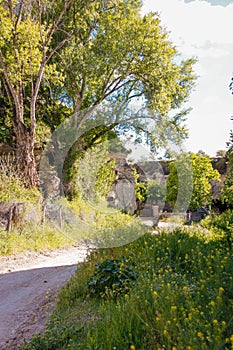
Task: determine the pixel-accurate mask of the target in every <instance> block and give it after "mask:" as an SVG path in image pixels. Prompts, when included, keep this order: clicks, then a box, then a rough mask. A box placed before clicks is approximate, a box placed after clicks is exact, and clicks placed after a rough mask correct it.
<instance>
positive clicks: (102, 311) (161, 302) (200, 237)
mask: <svg viewBox="0 0 233 350" xmlns="http://www.w3.org/2000/svg"><path fill="white" fill-rule="evenodd" d="M122 256H124V257H125V258H126V259H127V260H128V261H131V260H133V261H134V262H135V265H134V266H133V271H134V272H135V273H136V274H137V283H133V284H132V285H131V288H130V290H129V291H128V292H127V293H125V294H124V293H123V294H121V295H119V296H118V297H117V298H116V299H111V298H102V299H101V300H100V299H99V298H89V297H88V296H87V295H88V282H89V281H90V278H91V277H92V276H93V274H94V273H95V268H96V266H95V264H96V263H97V262H99V261H102V262H106V261H107V262H106V266H109V265H110V266H109V267H110V268H111V271H112V268H114V267H113V266H112V265H111V264H110V262H112V261H118V260H121V257H122ZM113 265H114V264H113ZM102 266H103V268H104V266H105V263H103V265H102ZM103 272H104V276H106V275H105V272H106V271H103ZM106 273H107V272H106ZM232 273H233V259H232V252H231V251H230V250H229V247H228V245H227V244H226V242H225V241H224V239H223V237H222V233H221V231H220V232H219V231H218V230H217V231H214V232H213V231H212V229H211V230H207V229H203V228H200V227H190V228H185V229H181V228H179V229H175V230H174V231H173V232H166V231H160V232H159V234H158V235H151V234H147V235H145V236H143V237H141V238H140V239H138V240H137V241H135V242H133V243H131V244H129V245H127V246H124V247H120V248H115V249H101V250H98V251H93V252H92V253H91V254H90V256H89V258H88V261H87V262H85V263H84V264H82V265H81V266H80V268H79V269H77V271H76V275H75V277H74V278H73V279H72V281H71V282H70V283H69V284H68V286H67V287H66V288H64V289H63V290H62V291H61V293H60V297H59V302H58V305H57V307H56V309H55V310H54V313H53V315H52V318H51V320H50V323H49V324H48V326H47V329H46V332H45V333H44V334H40V335H37V336H35V337H33V339H32V341H31V343H27V344H25V345H23V346H21V347H20V349H21V350H22V349H23V350H33V349H34V350H35V349H37V350H42V349H43V350H44V349H71V350H76V349H81V350H87V349H101V350H109V349H114V348H116V349H120V350H125V349H142V350H147V349H151V350H159V349H162V348H166V349H204V350H212V349H231V348H232V346H233V335H232V327H233V323H232V322H233V321H232V319H233V318H232V317H233V278H232Z"/></svg>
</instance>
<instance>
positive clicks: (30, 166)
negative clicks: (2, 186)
mask: <svg viewBox="0 0 233 350" xmlns="http://www.w3.org/2000/svg"><path fill="white" fill-rule="evenodd" d="M140 10H141V2H140V1H132V0H118V1H116V0H108V1H103V0H98V1H82V0H64V1H61V0H53V1H48V0H27V1H25V0H9V1H4V0H1V1H0V31H1V39H0V88H1V92H2V96H3V98H4V107H5V110H7V117H8V118H10V121H11V123H12V126H13V130H14V137H15V143H16V154H17V157H18V160H19V163H20V166H21V175H22V176H23V177H24V178H26V179H27V180H28V185H29V186H31V185H36V184H37V183H38V176H37V171H36V165H35V158H34V144H35V135H36V132H37V125H38V121H42V122H44V123H46V124H47V125H49V127H50V129H51V130H52V131H53V130H54V129H55V128H56V126H57V125H59V123H60V122H62V121H63V120H64V118H66V117H68V116H69V115H71V114H72V113H77V112H80V111H81V110H85V109H88V111H89V112H87V113H83V118H82V120H81V124H82V123H85V121H86V120H87V119H88V118H90V115H91V112H90V111H92V110H93V108H95V106H97V105H98V104H100V103H101V102H103V101H106V102H108V103H121V104H127V103H129V102H130V101H133V100H135V99H137V98H140V99H141V100H142V101H143V103H144V104H146V105H147V106H148V107H149V108H150V109H151V110H152V111H153V113H155V114H160V115H161V116H162V118H164V119H166V118H168V113H169V112H170V111H171V110H175V109H177V108H180V107H181V105H182V103H183V102H185V101H186V100H187V98H188V96H189V94H190V91H191V88H192V86H193V83H194V80H195V77H194V74H193V68H192V67H193V63H194V60H193V59H188V60H183V61H182V60H179V56H178V52H177V50H176V48H175V47H174V45H173V44H172V43H171V42H170V40H169V38H168V35H167V33H166V31H165V30H164V29H163V28H162V26H161V21H160V18H159V17H158V15H157V14H152V13H149V14H147V15H145V16H142V15H141V13H140ZM4 113H5V112H4ZM182 117H183V115H176V118H173V119H172V120H171V122H172V123H173V124H174V125H177V126H178V125H179V122H180V119H182ZM168 119H169V118H168ZM77 127H80V125H77ZM181 132H182V131H181Z"/></svg>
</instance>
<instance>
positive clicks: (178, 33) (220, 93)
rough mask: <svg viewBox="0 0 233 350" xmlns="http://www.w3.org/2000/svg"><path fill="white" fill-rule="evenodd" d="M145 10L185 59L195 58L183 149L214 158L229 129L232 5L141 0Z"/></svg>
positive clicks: (232, 105) (232, 99)
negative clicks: (187, 133) (156, 15)
mask: <svg viewBox="0 0 233 350" xmlns="http://www.w3.org/2000/svg"><path fill="white" fill-rule="evenodd" d="M149 11H153V12H156V11H158V12H159V13H160V17H161V21H162V25H163V26H165V27H166V28H167V30H168V31H169V32H170V34H169V35H170V38H171V39H172V41H173V43H174V44H175V45H176V46H177V48H178V51H179V52H181V53H182V55H183V56H184V57H185V58H187V57H191V56H196V57H197V59H198V62H197V64H196V65H195V71H196V74H197V75H198V76H199V79H198V81H197V86H196V89H195V91H194V92H193V93H192V94H191V98H190V103H188V106H191V107H192V108H193V110H192V112H191V113H190V116H189V117H188V119H187V125H188V128H189V130H190V138H189V140H188V141H187V142H186V148H187V150H190V151H193V152H196V151H198V150H199V149H202V150H204V151H205V152H207V153H209V154H210V155H214V154H215V153H216V151H217V150H218V149H224V148H225V147H226V141H227V140H228V139H229V132H230V129H231V128H232V122H231V121H230V117H231V116H232V115H233V96H232V95H231V94H230V91H229V82H230V79H231V76H232V75H233V35H232V33H233V21H232V18H233V3H231V4H230V5H228V6H226V7H222V6H211V5H210V4H209V3H208V2H205V1H198V0H196V1H192V2H190V3H185V2H184V0H156V1H155V0H144V13H146V12H149Z"/></svg>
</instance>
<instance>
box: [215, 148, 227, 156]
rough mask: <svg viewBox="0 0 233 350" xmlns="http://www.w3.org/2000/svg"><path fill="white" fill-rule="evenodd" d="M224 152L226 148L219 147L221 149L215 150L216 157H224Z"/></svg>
mask: <svg viewBox="0 0 233 350" xmlns="http://www.w3.org/2000/svg"><path fill="white" fill-rule="evenodd" d="M226 153H227V151H226V150H223V149H221V150H219V151H217V152H216V157H217V158H224V157H226Z"/></svg>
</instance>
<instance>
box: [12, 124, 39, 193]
mask: <svg viewBox="0 0 233 350" xmlns="http://www.w3.org/2000/svg"><path fill="white" fill-rule="evenodd" d="M14 126H15V127H14V129H15V134H16V159H17V163H18V168H19V171H20V174H19V176H20V178H21V179H22V180H23V182H24V184H25V185H26V187H33V186H37V185H38V184H39V177H38V173H37V169H36V162H35V155H34V133H33V132H31V130H30V129H28V128H26V126H25V125H24V124H23V123H22V122H18V123H17V124H15V125H14Z"/></svg>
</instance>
